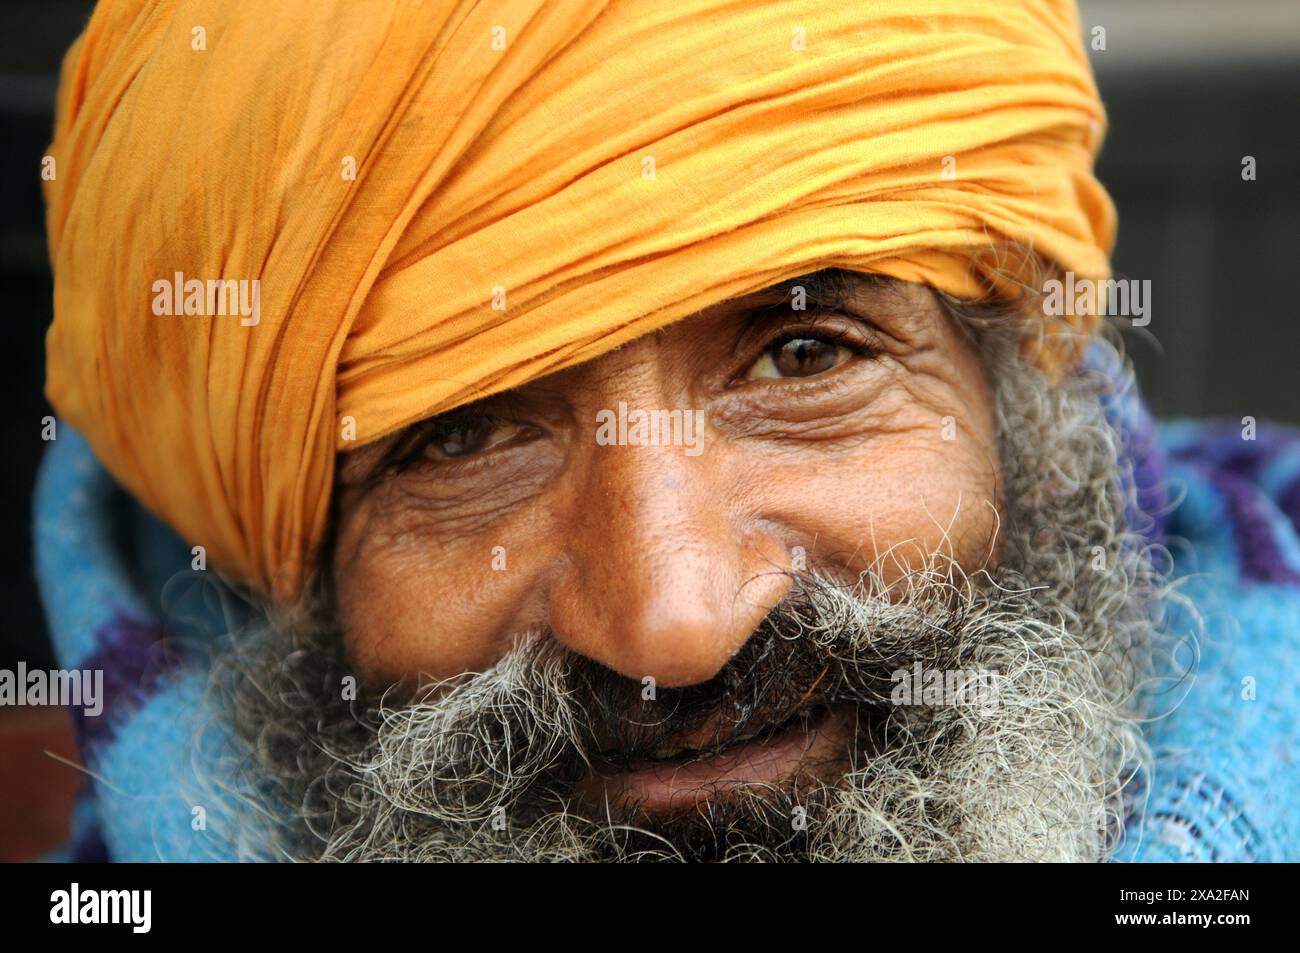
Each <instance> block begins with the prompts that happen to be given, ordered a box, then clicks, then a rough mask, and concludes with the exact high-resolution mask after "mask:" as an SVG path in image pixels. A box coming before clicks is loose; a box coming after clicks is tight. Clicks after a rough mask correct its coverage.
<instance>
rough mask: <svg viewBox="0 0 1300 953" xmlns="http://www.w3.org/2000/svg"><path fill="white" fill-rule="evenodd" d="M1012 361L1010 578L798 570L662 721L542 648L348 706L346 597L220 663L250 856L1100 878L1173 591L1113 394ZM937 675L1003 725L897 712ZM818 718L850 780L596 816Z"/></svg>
mask: <svg viewBox="0 0 1300 953" xmlns="http://www.w3.org/2000/svg"><path fill="white" fill-rule="evenodd" d="M1017 353H1018V352H1017V351H1016V350H1015V349H1014V348H1013V347H1011V346H1009V345H1007V346H1002V347H1001V348H1000V349H999V348H993V347H990V354H991V356H992V357H991V359H992V360H993V361H995V362H996V366H995V373H994V379H995V381H996V389H997V409H998V418H999V419H998V423H999V428H1000V431H999V432H1000V434H1001V453H1000V455H1001V461H1000V463H1001V469H1002V480H1003V487H1002V493H1003V501H1002V512H1003V514H1004V519H1003V522H1002V525H1001V529H1000V532H1001V539H1002V544H1003V550H1002V563H1001V566H1000V567H999V568H998V569H996V570H994V571H992V572H989V573H985V572H979V573H973V574H971V575H967V574H966V573H964V572H963V571H962V570H961V568H960V567H958V566H957V565H956V564H955V563H954V562H953V561H952V559H951V558H950V556H949V555H948V554H947V553H945V552H939V553H934V554H931V555H930V556H929V558H928V560H927V561H926V565H925V566H924V567H923V568H920V569H915V568H913V569H911V570H910V571H908V572H906V573H904V574H903V575H902V576H901V577H898V576H897V573H896V570H897V566H896V564H895V562H894V559H893V554H892V553H886V554H885V555H884V556H882V557H881V558H880V559H879V560H878V561H877V563H876V564H875V565H874V566H873V567H871V568H870V569H869V570H868V571H867V572H865V573H863V574H862V575H861V577H860V578H858V579H857V580H856V581H851V582H849V583H847V584H846V583H845V582H844V581H843V580H831V579H830V578H826V577H822V576H818V575H816V574H801V575H799V576H798V577H797V578H796V587H795V589H796V594H795V595H793V596H792V597H791V598H789V599H787V600H786V601H785V602H784V603H783V604H782V605H781V606H779V607H778V608H777V609H776V610H774V611H773V612H772V613H771V614H770V615H769V617H768V619H767V620H766V621H765V622H764V623H763V625H762V626H761V627H760V629H759V630H758V631H757V632H756V633H755V635H754V636H753V637H751V639H750V641H749V642H748V643H747V644H746V646H745V647H744V648H743V649H742V651H741V652H740V653H739V654H738V655H737V657H736V658H735V659H733V660H732V662H730V663H729V664H728V665H727V666H726V668H725V669H724V670H723V671H722V672H720V673H719V675H718V676H717V677H716V678H714V679H712V680H711V681H709V682H708V683H706V684H704V685H699V686H692V687H690V688H686V689H681V690H669V689H661V690H659V692H658V693H657V697H656V698H655V700H654V701H652V702H645V701H643V700H642V694H641V692H642V685H641V684H640V683H634V682H631V681H630V680H627V679H623V678H621V677H619V676H617V675H614V674H613V673H610V672H608V671H607V670H604V669H602V668H600V667H599V666H597V665H595V663H592V662H590V661H589V660H587V659H584V658H581V657H579V656H577V655H575V654H574V653H572V652H570V651H568V650H567V649H565V648H564V647H563V646H562V645H561V644H560V643H559V642H558V641H556V640H554V639H551V638H548V637H547V634H546V633H534V634H532V635H530V636H527V637H524V638H521V640H520V642H519V644H518V646H517V647H516V648H515V649H514V650H513V651H512V652H510V653H509V654H508V655H507V656H506V657H504V658H503V659H502V660H501V661H500V662H499V663H498V664H497V665H496V666H494V667H493V668H492V669H490V670H489V671H487V672H485V673H482V674H475V675H467V676H464V677H462V678H459V679H456V680H453V681H452V682H449V683H444V684H441V685H437V686H425V687H424V688H423V689H422V690H421V691H419V692H418V693H417V694H415V695H414V696H412V695H411V694H409V693H407V694H404V695H402V696H401V700H400V701H394V700H393V698H394V697H395V696H394V695H391V694H390V695H388V696H387V697H383V698H368V697H367V696H366V694H365V692H364V690H363V689H360V688H357V689H356V691H355V693H353V692H348V691H345V690H344V688H346V687H349V686H355V685H357V684H358V683H357V681H356V680H355V679H353V678H351V676H352V672H351V669H350V668H349V666H348V663H347V660H346V657H345V655H344V651H343V648H342V639H341V638H340V636H339V633H338V632H337V630H336V628H335V625H334V622H333V618H334V614H333V613H332V612H331V611H330V605H329V601H328V599H324V600H322V601H320V602H319V603H317V604H315V605H311V606H305V607H299V609H298V610H297V611H295V612H292V613H283V612H280V613H275V614H270V613H268V615H269V616H271V617H273V618H274V619H275V620H276V621H267V622H266V623H265V624H261V625H258V626H256V627H254V628H252V629H251V630H246V631H243V632H240V633H237V634H236V635H235V636H233V637H232V638H231V639H230V640H229V643H228V645H227V646H226V647H225V648H224V649H223V650H222V651H220V652H218V653H217V655H216V657H215V659H214V665H213V674H212V682H211V685H212V692H211V699H212V702H213V704H214V705H215V708H214V717H216V718H218V719H224V720H225V721H227V722H232V723H233V725H234V728H235V731H234V732H233V733H232V736H231V737H232V739H233V747H232V748H231V749H230V750H227V751H226V752H225V756H224V757H221V758H218V759H216V760H215V763H214V772H213V774H214V776H221V777H223V783H222V785H221V790H220V792H209V798H208V801H209V803H211V801H212V799H213V797H215V796H216V794H218V793H219V794H220V795H221V796H223V797H224V798H225V801H226V811H225V813H224V815H223V816H226V817H227V818H228V822H229V823H230V824H231V825H232V829H233V830H239V831H243V832H244V833H245V835H246V837H249V838H252V839H251V840H249V841H248V842H247V843H245V844H243V845H242V846H241V852H242V853H244V854H246V855H247V856H249V857H275V858H287V859H303V860H315V859H323V860H345V861H370V860H418V861H462V860H476V861H477V860H575V861H581V860H605V859H615V860H631V859H637V860H639V859H705V860H791V859H796V860H803V859H807V860H830V861H871V860H911V861H950V860H965V861H1008V860H1016V861H1020V860H1066V861H1069V860H1076V861H1078V860H1082V861H1095V860H1102V859H1105V857H1106V856H1107V855H1108V854H1109V852H1110V851H1112V850H1113V849H1114V848H1115V846H1116V845H1117V842H1118V837H1119V832H1120V831H1121V830H1122V823H1121V816H1122V811H1123V798H1122V792H1123V789H1124V787H1125V784H1126V783H1127V781H1128V780H1129V779H1130V778H1131V777H1132V775H1133V773H1134V772H1135V771H1138V770H1139V769H1140V767H1141V765H1142V763H1143V762H1144V760H1145V758H1144V755H1145V749H1144V746H1143V742H1142V737H1141V732H1140V729H1139V725H1138V722H1139V719H1140V714H1141V713H1140V712H1139V710H1138V707H1139V706H1138V703H1137V700H1136V697H1135V693H1136V691H1137V689H1138V687H1139V686H1140V684H1141V682H1142V680H1143V679H1144V678H1145V677H1146V675H1147V673H1148V672H1149V669H1150V661H1149V660H1150V657H1151V653H1152V651H1153V649H1154V633H1155V631H1156V630H1157V628H1158V612H1159V595H1158V594H1159V586H1160V579H1159V578H1158V574H1157V573H1156V571H1155V570H1154V569H1153V561H1152V559H1151V556H1150V549H1151V546H1150V544H1149V543H1148V542H1147V541H1146V539H1145V538H1143V537H1142V536H1140V535H1138V534H1136V533H1134V532H1132V531H1131V530H1130V528H1129V527H1127V526H1126V523H1125V515H1124V514H1125V506H1126V504H1128V505H1130V506H1131V504H1132V500H1131V498H1126V494H1125V493H1123V492H1122V491H1121V490H1120V486H1121V485H1122V481H1121V474H1120V472H1119V469H1118V468H1119V463H1118V454H1117V438H1116V435H1115V434H1114V432H1113V431H1112V430H1111V428H1110V427H1109V426H1108V425H1107V423H1106V421H1105V418H1104V415H1103V413H1102V410H1101V399H1102V398H1103V397H1104V396H1105V395H1106V394H1108V393H1109V392H1110V387H1111V386H1112V382H1110V381H1108V380H1106V379H1105V378H1103V377H1101V376H1099V375H1092V374H1087V373H1085V374H1080V375H1078V376H1076V377H1073V378H1071V379H1069V380H1066V381H1056V382H1053V381H1049V380H1047V379H1046V378H1045V377H1044V376H1043V375H1042V374H1041V373H1040V372H1039V371H1037V370H1036V369H1035V368H1034V367H1032V366H1031V365H1029V364H1028V363H1027V362H1025V361H1023V360H1022V359H1020V358H1019V357H1017V356H1016V355H1017ZM889 570H894V571H893V572H890V571H889ZM886 578H890V579H892V580H893V581H892V582H891V583H886V581H885V579H886ZM918 663H919V664H920V666H921V668H922V670H923V671H925V672H930V671H936V672H940V673H944V674H947V673H952V672H967V673H994V675H993V677H994V684H995V686H996V693H995V695H994V697H993V699H992V703H991V704H990V703H988V701H989V699H988V697H987V695H980V697H979V701H980V702H981V703H979V704H976V703H972V699H971V698H965V699H961V698H959V699H955V700H954V699H952V698H950V697H949V698H945V699H943V700H942V702H941V703H939V704H933V703H926V704H920V705H907V706H900V705H897V704H895V703H894V701H893V700H891V696H892V694H893V689H894V688H895V687H896V686H897V685H898V679H897V678H896V677H895V675H896V673H897V672H899V671H900V670H903V671H907V672H912V671H914V666H915V665H916V664H918ZM777 676H779V677H777ZM979 687H980V688H987V682H985V683H984V684H983V685H982V686H979ZM971 689H972V686H968V690H971ZM354 694H355V695H356V696H358V697H353V696H354ZM810 698H811V699H813V702H812V704H816V705H830V704H835V705H845V704H851V705H853V706H856V711H857V714H858V717H857V723H858V730H857V734H856V737H855V738H854V740H853V743H852V745H851V751H850V752H848V762H847V770H846V771H844V772H843V773H842V776H840V777H838V778H837V779H835V780H832V781H807V780H804V781H801V782H800V783H798V784H795V783H791V784H788V785H785V786H775V785H773V786H764V787H762V788H757V787H755V788H746V789H743V790H738V791H734V792H730V796H728V797H726V798H719V799H717V800H715V801H709V802H707V803H703V804H701V805H700V806H699V807H698V809H696V810H694V811H688V812H683V813H681V814H679V815H678V816H675V817H673V818H671V819H669V820H666V821H665V820H662V819H658V820H656V819H654V818H649V817H645V816H642V815H641V814H640V813H639V812H637V811H635V810H633V811H631V812H630V813H627V814H623V815H613V814H610V815H604V816H602V815H601V814H600V813H599V812H593V811H591V810H590V809H588V808H586V807H584V806H583V805H581V804H580V803H579V800H578V799H577V798H576V796H575V788H576V787H577V786H578V784H579V783H580V781H581V779H582V778H583V777H585V776H586V775H587V774H588V772H589V771H590V767H591V762H592V760H594V759H596V758H597V755H598V752H599V751H600V750H609V749H610V741H611V739H612V740H613V741H614V742H615V743H616V744H615V745H614V747H615V748H616V749H617V750H622V751H625V752H626V753H627V755H628V757H629V758H631V757H633V756H635V755H637V754H638V753H645V752H651V751H653V750H655V748H656V746H659V745H662V744H664V743H665V742H668V741H670V740H671V739H672V738H673V737H674V736H678V735H680V734H682V733H684V732H686V731H689V730H691V729H692V728H695V727H698V726H699V724H701V723H702V721H703V719H704V718H705V717H707V715H708V713H709V712H716V711H718V710H721V711H722V712H723V713H724V716H725V717H724V726H723V728H722V729H721V730H720V732H719V736H718V739H717V740H718V748H719V749H721V748H724V747H725V746H726V743H727V741H728V739H729V738H730V739H738V738H745V737H750V736H752V735H753V734H754V733H755V731H756V728H757V726H762V725H764V724H768V723H771V722H773V721H775V720H777V719H780V718H788V717H790V716H791V715H792V714H794V713H795V712H796V711H798V710H799V709H800V708H801V706H802V707H804V708H806V707H807V705H808V704H810V703H809V702H808V699H810ZM927 701H928V699H927ZM647 722H649V723H651V724H652V725H654V726H655V727H651V728H646V727H634V726H644V725H645V724H646V723H647ZM235 776H237V778H236V779H235V781H234V782H233V783H231V782H230V779H231V778H232V777H235ZM236 790H238V791H239V792H241V793H239V794H238V795H235V794H233V793H232V792H233V791H236ZM252 831H256V832H257V834H256V836H255V837H253V835H251V834H249V832H252Z"/></svg>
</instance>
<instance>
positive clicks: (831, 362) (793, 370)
mask: <svg viewBox="0 0 1300 953" xmlns="http://www.w3.org/2000/svg"><path fill="white" fill-rule="evenodd" d="M853 353H854V352H853V350H852V349H851V348H847V347H845V346H844V345H842V344H837V343H836V342H834V341H828V340H826V339H825V338H816V337H796V338H787V339H786V340H784V341H778V342H776V343H775V344H772V345H769V346H768V348H767V350H765V351H764V352H763V354H762V355H761V356H760V357H759V359H758V360H757V361H755V362H754V363H753V364H752V365H750V368H749V370H748V371H746V373H745V377H746V378H747V379H749V380H764V379H766V380H771V379H782V378H799V377H814V376H816V375H817V374H824V373H825V372H826V371H830V370H834V369H835V368H837V367H839V366H840V365H841V364H843V363H845V362H846V361H847V360H849V358H851V357H853Z"/></svg>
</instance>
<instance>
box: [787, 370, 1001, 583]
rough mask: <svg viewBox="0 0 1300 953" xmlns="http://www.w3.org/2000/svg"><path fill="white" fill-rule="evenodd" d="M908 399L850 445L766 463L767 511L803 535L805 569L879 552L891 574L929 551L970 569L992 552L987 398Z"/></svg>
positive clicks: (861, 564)
mask: <svg viewBox="0 0 1300 953" xmlns="http://www.w3.org/2000/svg"><path fill="white" fill-rule="evenodd" d="M976 396H977V397H978V395H976ZM915 398H916V395H915V394H912V393H908V394H907V395H901V396H900V399H899V400H898V401H897V406H896V407H893V408H891V409H887V410H883V411H882V412H881V413H880V415H879V419H878V420H877V421H876V422H873V424H872V425H871V427H870V428H869V429H868V430H867V431H866V432H865V433H864V434H863V435H862V438H861V440H860V441H859V442H857V443H855V444H854V445H852V446H850V447H847V448H844V449H837V450H833V451H830V452H827V451H826V450H824V449H817V448H803V449H800V450H799V451H797V452H796V454H795V455H794V456H795V458H794V459H787V460H785V461H783V462H781V463H779V464H777V465H776V466H769V467H768V469H767V476H766V477H765V480H764V482H765V483H766V485H767V488H768V489H767V493H766V496H767V500H768V506H769V514H770V517H769V518H774V519H775V521H776V522H777V523H779V524H781V525H783V526H785V527H786V528H787V530H792V531H794V532H795V533H796V535H797V536H798V537H800V540H801V542H800V545H803V546H805V547H806V548H807V552H808V554H809V566H810V568H816V567H817V564H818V563H821V564H822V565H823V567H824V568H826V569H839V568H840V567H843V569H845V570H848V571H850V572H852V573H853V574H855V575H856V574H857V573H860V572H862V571H863V570H864V569H866V568H868V567H869V566H872V565H873V563H877V562H878V561H879V562H878V565H877V567H876V568H877V569H878V570H879V571H880V572H882V574H883V575H884V577H885V579H886V580H887V581H888V580H892V579H894V578H897V577H898V576H899V575H901V574H902V573H903V572H904V571H906V570H910V569H918V568H921V566H922V565H923V564H924V561H925V559H926V558H927V557H929V556H930V555H931V554H933V553H936V552H940V553H944V554H947V555H949V556H951V558H953V559H954V560H956V561H957V563H958V564H960V565H961V567H962V568H963V569H964V570H966V571H967V572H972V571H974V570H977V569H980V568H984V567H986V566H988V565H989V564H990V563H991V562H993V561H996V557H997V555H998V553H997V549H996V536H997V528H998V510H997V508H998V507H999V505H1000V499H999V482H1000V479H999V466H998V457H997V442H996V439H995V436H994V428H993V423H992V420H991V414H990V413H989V410H988V406H987V403H985V402H984V401H982V400H979V399H976V400H974V401H973V402H972V401H967V400H959V401H957V400H954V401H944V400H938V399H935V398H934V396H933V395H931V396H929V397H928V398H926V399H923V400H918V399H915ZM962 408H967V409H962ZM969 408H973V410H972V409H969ZM886 554H887V555H886ZM882 556H884V558H883V559H881V557H882Z"/></svg>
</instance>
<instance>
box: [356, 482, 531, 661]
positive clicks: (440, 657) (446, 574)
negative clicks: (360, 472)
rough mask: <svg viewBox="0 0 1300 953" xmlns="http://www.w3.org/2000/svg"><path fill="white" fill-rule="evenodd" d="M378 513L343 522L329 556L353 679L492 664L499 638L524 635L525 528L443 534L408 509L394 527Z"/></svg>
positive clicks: (527, 600)
mask: <svg viewBox="0 0 1300 953" xmlns="http://www.w3.org/2000/svg"><path fill="white" fill-rule="evenodd" d="M377 509H378V508H376V507H364V506H363V507H361V508H360V509H359V511H357V512H353V513H350V514H348V515H347V516H345V517H344V518H343V519H342V521H341V523H340V527H339V540H338V545H337V547H336V550H335V552H336V555H335V559H334V576H335V590H336V593H337V598H338V607H339V614H340V623H341V625H342V628H343V633H344V642H345V644H346V646H347V650H348V655H349V658H350V660H351V662H352V664H353V666H354V667H355V668H356V670H357V672H358V675H359V676H360V677H361V678H362V679H363V680H364V681H365V682H367V683H369V684H373V685H382V684H387V683H391V682H392V681H395V680H396V679H398V678H401V677H402V676H405V675H410V674H412V673H421V674H424V675H427V676H430V677H432V678H435V679H441V678H450V677H453V676H456V675H460V674H462V673H464V672H471V671H483V670H484V669H485V668H487V667H489V666H490V665H492V664H493V663H494V662H495V661H496V660H497V659H499V658H500V657H501V655H502V654H503V653H504V652H505V651H506V650H507V649H508V648H509V646H508V645H507V644H505V642H504V641H503V639H505V638H506V637H505V636H503V635H502V633H518V632H523V631H525V630H526V629H527V628H528V626H529V623H530V621H532V620H533V617H534V616H535V612H534V611H533V610H534V607H533V606H532V605H531V598H532V597H533V595H534V594H535V592H536V588H537V587H536V586H535V585H534V584H533V583H534V582H535V580H534V579H533V578H532V577H533V575H534V573H532V572H531V571H530V567H529V566H528V565H527V562H528V559H527V557H528V555H529V554H530V553H531V554H535V553H536V552H537V551H538V549H537V546H536V545H527V541H528V540H529V539H530V538H531V537H532V536H533V535H534V534H533V533H532V532H531V531H530V529H529V528H528V527H527V526H526V525H516V526H501V525H492V526H490V527H485V528H483V529H481V530H480V531H479V532H473V533H465V532H457V533H455V534H449V533H448V534H442V533H439V532H438V530H437V528H436V527H434V526H431V525H424V524H423V523H421V521H419V520H418V519H412V517H411V515H410V514H409V513H408V514H405V515H404V517H403V518H402V519H401V520H400V522H401V524H402V525H401V526H400V528H399V527H398V526H397V525H395V524H397V523H398V522H399V521H398V520H397V519H395V518H394V517H392V516H388V515H385V514H384V513H381V512H378V511H377ZM363 527H364V529H363ZM507 541H512V542H510V543H507ZM498 547H500V548H498Z"/></svg>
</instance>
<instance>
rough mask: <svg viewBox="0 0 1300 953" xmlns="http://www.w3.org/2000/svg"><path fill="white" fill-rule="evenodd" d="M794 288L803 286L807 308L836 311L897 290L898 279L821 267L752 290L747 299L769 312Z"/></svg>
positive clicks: (782, 301)
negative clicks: (760, 288)
mask: <svg viewBox="0 0 1300 953" xmlns="http://www.w3.org/2000/svg"><path fill="white" fill-rule="evenodd" d="M797 288H802V289H803V292H804V295H805V308H806V309H807V310H808V311H814V312H815V311H839V310H842V309H844V308H847V307H849V306H850V305H853V304H857V305H859V306H861V305H862V304H864V303H866V302H869V301H871V300H872V298H873V297H878V296H880V295H881V294H883V293H890V292H895V293H896V292H897V291H898V281H897V280H896V279H894V278H890V277H888V276H886V275H873V274H867V273H864V272H860V271H849V270H848V269H846V268H823V269H821V270H820V271H814V272H810V273H808V274H806V275H799V276H798V277H797V278H787V279H786V280H785V281H781V282H778V283H777V284H774V285H771V286H770V287H767V288H764V289H763V290H762V291H758V292H755V293H754V294H753V295H752V296H750V298H751V301H752V303H753V306H754V309H755V310H761V311H768V310H772V309H775V308H779V307H780V306H781V305H783V304H785V303H787V302H789V301H790V300H791V298H792V296H793V295H794V292H795V289H797Z"/></svg>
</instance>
